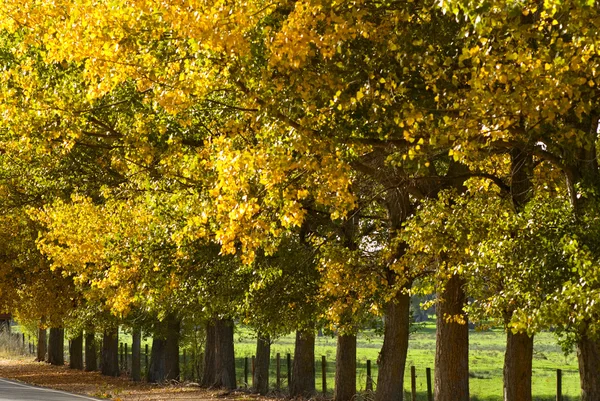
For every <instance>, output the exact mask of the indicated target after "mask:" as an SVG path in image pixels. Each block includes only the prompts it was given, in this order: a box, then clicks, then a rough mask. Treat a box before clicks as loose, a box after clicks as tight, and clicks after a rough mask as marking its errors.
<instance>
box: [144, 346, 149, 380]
mask: <svg viewBox="0 0 600 401" xmlns="http://www.w3.org/2000/svg"><path fill="white" fill-rule="evenodd" d="M144 351H145V353H144V362H145V363H146V364H145V367H144V368H145V369H146V370H145V372H146V378H147V377H148V344H146V347H145V349H144Z"/></svg>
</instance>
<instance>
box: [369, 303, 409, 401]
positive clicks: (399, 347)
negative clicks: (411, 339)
mask: <svg viewBox="0 0 600 401" xmlns="http://www.w3.org/2000/svg"><path fill="white" fill-rule="evenodd" d="M409 328H410V295H408V294H404V293H399V294H398V295H396V298H395V299H393V300H392V301H390V303H389V304H388V305H386V310H385V327H384V335H383V346H382V348H381V352H380V354H379V360H378V364H379V372H378V375H377V389H376V393H375V401H402V399H403V397H404V369H405V366H406V356H407V354H408V334H409Z"/></svg>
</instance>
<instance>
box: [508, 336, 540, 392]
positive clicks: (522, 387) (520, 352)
mask: <svg viewBox="0 0 600 401" xmlns="http://www.w3.org/2000/svg"><path fill="white" fill-rule="evenodd" d="M532 358H533V336H531V337H529V336H528V335H527V333H518V334H513V332H512V331H511V330H510V329H508V334H507V338H506V353H505V354H504V401H531V400H532V397H531V375H532V370H531V369H532V366H531V364H532Z"/></svg>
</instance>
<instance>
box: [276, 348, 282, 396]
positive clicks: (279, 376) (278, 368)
mask: <svg viewBox="0 0 600 401" xmlns="http://www.w3.org/2000/svg"><path fill="white" fill-rule="evenodd" d="M276 368H277V369H276V370H277V377H276V379H275V388H276V389H277V391H278V392H279V391H281V355H280V354H279V352H278V353H277V360H276Z"/></svg>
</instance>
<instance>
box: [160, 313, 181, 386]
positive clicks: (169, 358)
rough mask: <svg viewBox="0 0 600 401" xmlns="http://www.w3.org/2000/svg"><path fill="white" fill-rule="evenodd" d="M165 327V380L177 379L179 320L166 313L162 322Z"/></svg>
mask: <svg viewBox="0 0 600 401" xmlns="http://www.w3.org/2000/svg"><path fill="white" fill-rule="evenodd" d="M163 324H164V325H165V328H166V333H167V338H166V342H165V380H179V373H180V372H179V335H180V330H181V322H180V320H179V319H178V318H177V317H176V316H174V315H168V316H167V318H166V320H165V322H164V323H163Z"/></svg>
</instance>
